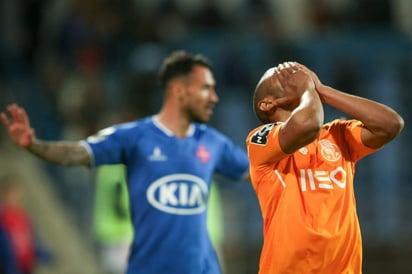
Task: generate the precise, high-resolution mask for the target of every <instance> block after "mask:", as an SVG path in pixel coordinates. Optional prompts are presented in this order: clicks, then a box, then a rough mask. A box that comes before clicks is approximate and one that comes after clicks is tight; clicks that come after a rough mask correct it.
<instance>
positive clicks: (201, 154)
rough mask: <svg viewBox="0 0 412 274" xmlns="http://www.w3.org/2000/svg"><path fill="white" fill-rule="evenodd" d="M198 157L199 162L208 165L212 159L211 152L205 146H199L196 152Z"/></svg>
mask: <svg viewBox="0 0 412 274" xmlns="http://www.w3.org/2000/svg"><path fill="white" fill-rule="evenodd" d="M196 157H197V158H199V160H200V161H201V162H202V163H203V164H206V163H207V162H208V161H209V159H210V152H209V151H208V150H207V149H206V147H205V146H203V145H202V146H199V148H198V149H197V151H196Z"/></svg>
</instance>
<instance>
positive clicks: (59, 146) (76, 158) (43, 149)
mask: <svg viewBox="0 0 412 274" xmlns="http://www.w3.org/2000/svg"><path fill="white" fill-rule="evenodd" d="M28 150H29V151H30V152H31V153H33V154H34V155H36V156H37V157H39V158H41V159H43V160H45V161H48V162H50V163H54V164H58V165H61V166H81V165H84V166H90V164H91V156H90V153H89V151H88V150H87V149H86V148H85V147H84V146H83V145H82V144H81V143H80V142H68V141H60V142H49V141H41V140H35V141H34V142H33V144H32V145H31V146H30V147H29V148H28Z"/></svg>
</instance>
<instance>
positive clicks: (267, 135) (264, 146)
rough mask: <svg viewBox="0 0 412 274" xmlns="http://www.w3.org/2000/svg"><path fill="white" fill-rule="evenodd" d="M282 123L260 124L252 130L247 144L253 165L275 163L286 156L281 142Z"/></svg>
mask: <svg viewBox="0 0 412 274" xmlns="http://www.w3.org/2000/svg"><path fill="white" fill-rule="evenodd" d="M279 130H280V125H276V124H274V123H272V124H267V125H263V126H260V127H258V128H256V129H254V130H252V131H251V132H250V133H249V135H248V137H247V139H246V145H247V150H248V157H249V160H250V163H251V165H254V166H257V165H261V164H267V163H273V162H277V161H279V160H281V159H282V158H284V157H286V156H287V154H286V153H285V152H283V151H282V149H281V147H280V143H279Z"/></svg>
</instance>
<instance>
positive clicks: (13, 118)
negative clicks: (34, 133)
mask: <svg viewBox="0 0 412 274" xmlns="http://www.w3.org/2000/svg"><path fill="white" fill-rule="evenodd" d="M7 112H8V114H9V116H10V118H9V117H8V116H7V114H6V113H4V112H2V113H1V114H0V119H1V121H2V123H3V124H4V125H5V126H6V127H9V126H10V125H11V124H12V123H19V124H23V125H26V126H29V120H28V118H27V114H26V111H25V110H24V109H23V108H21V107H19V106H18V105H17V104H11V105H9V106H8V107H7Z"/></svg>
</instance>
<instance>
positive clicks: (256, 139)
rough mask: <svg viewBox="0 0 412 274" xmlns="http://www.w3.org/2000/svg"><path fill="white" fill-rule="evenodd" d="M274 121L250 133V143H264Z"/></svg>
mask: <svg viewBox="0 0 412 274" xmlns="http://www.w3.org/2000/svg"><path fill="white" fill-rule="evenodd" d="M275 124H276V123H272V124H269V125H266V126H264V127H263V128H261V129H260V130H259V131H258V132H256V133H255V134H253V135H252V138H251V140H250V141H251V143H253V144H258V145H266V143H267V141H268V139H267V136H268V135H269V133H270V131H271V130H272V128H273V127H274V126H275Z"/></svg>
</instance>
